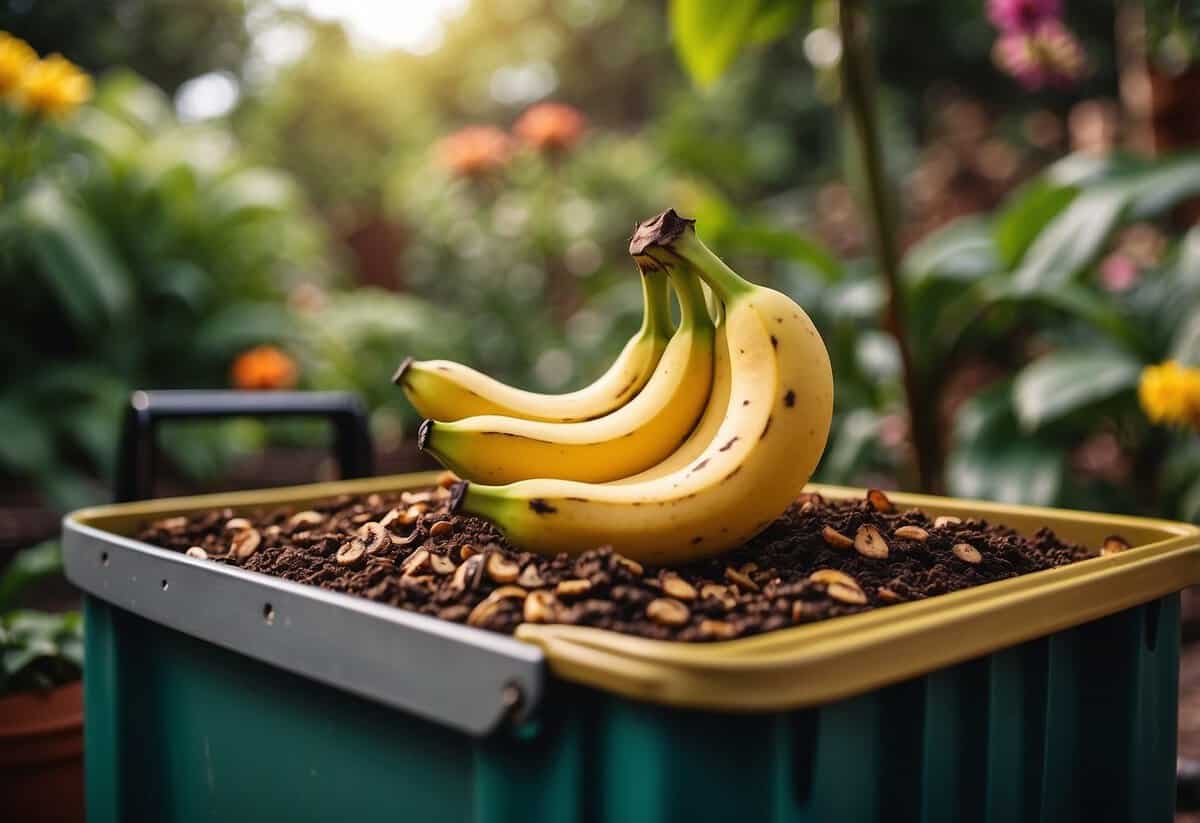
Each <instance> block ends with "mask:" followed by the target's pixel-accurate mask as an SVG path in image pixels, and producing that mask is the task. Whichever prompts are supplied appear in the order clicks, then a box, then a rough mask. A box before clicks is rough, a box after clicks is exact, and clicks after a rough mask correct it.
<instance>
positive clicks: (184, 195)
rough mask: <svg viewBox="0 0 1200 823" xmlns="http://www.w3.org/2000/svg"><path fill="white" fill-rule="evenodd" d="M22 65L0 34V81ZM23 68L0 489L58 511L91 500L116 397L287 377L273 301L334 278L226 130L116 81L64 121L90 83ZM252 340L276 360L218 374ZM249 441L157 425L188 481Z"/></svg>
mask: <svg viewBox="0 0 1200 823" xmlns="http://www.w3.org/2000/svg"><path fill="white" fill-rule="evenodd" d="M21 54H23V55H24V58H22V57H20V56H19V55H21ZM14 55H17V56H14ZM25 58H28V54H27V53H26V52H24V50H23V49H21V48H20V46H19V45H17V44H15V43H14V41H12V40H11V39H7V40H6V39H2V38H0V82H4V81H5V78H9V77H11V76H12V71H13V66H15V65H17V63H18V62H20V60H22V59H25ZM25 63H26V66H27V67H26V69H25V70H24V73H22V74H21V77H22V79H21V80H20V81H19V82H18V85H17V86H16V87H15V89H17V90H14V91H11V92H10V95H9V96H7V97H6V98H5V99H6V100H7V101H9V104H10V106H12V107H13V108H11V109H10V110H9V112H8V114H10V115H11V116H10V117H9V118H8V119H7V120H5V121H4V125H5V127H6V128H8V129H9V130H10V137H11V139H10V140H9V141H8V142H7V143H6V144H5V146H4V149H5V151H4V152H3V153H0V159H2V160H3V166H2V167H3V169H4V171H5V173H6V180H7V185H6V186H5V190H4V193H3V201H2V202H0V301H3V303H4V305H5V306H7V307H8V309H9V313H7V314H6V317H7V318H9V322H8V323H6V324H5V326H4V327H3V328H0V350H2V351H4V352H5V357H4V358H3V359H2V360H0V425H3V426H4V428H5V430H6V431H7V432H8V433H9V435H10V436H9V437H8V438H6V440H5V442H4V443H3V444H0V476H2V477H4V478H6V479H9V480H10V481H11V480H16V481H18V482H20V483H21V484H23V485H26V486H30V485H31V486H33V487H34V488H37V489H38V490H40V491H41V492H42V493H43V494H44V495H45V496H46V498H47V499H48V502H50V503H52V504H54V505H55V506H58V507H61V508H67V507H72V506H76V505H82V504H84V503H87V502H92V501H95V500H97V499H101V498H102V497H103V496H104V495H105V486H106V484H105V483H104V482H103V478H104V477H105V476H106V475H107V473H108V472H111V471H112V469H113V461H114V459H115V457H116V455H115V443H116V441H117V438H116V433H117V431H118V426H119V421H120V415H121V413H122V410H123V406H124V404H125V403H126V402H127V398H128V393H129V391H131V390H132V389H134V388H172V387H179V388H187V387H197V388H199V387H213V386H222V385H229V380H230V376H231V370H232V372H233V374H234V375H235V376H236V379H237V380H238V381H239V382H243V383H245V384H251V383H253V384H255V385H260V386H265V385H268V384H269V385H273V386H275V385H277V386H283V385H287V384H288V383H290V382H292V381H302V380H303V375H302V374H300V373H298V372H296V371H294V370H293V371H291V372H289V370H288V369H287V368H286V366H285V361H284V357H285V355H284V354H283V353H282V350H284V349H288V348H292V347H295V345H296V343H295V340H294V339H293V338H294V335H295V331H294V329H293V323H292V321H291V319H290V317H289V314H288V308H287V305H286V303H285V298H286V295H287V292H288V290H289V289H290V288H291V287H292V286H293V285H295V284H298V283H300V282H309V281H311V282H316V283H328V282H332V280H333V278H332V275H331V274H330V273H329V272H328V271H327V270H326V269H325V267H324V264H323V262H322V259H323V251H324V247H323V240H322V235H321V232H320V230H319V229H318V228H317V227H316V225H315V224H313V223H311V222H309V221H308V220H307V219H306V218H305V217H304V216H303V207H302V205H301V204H300V202H299V201H298V200H297V199H296V196H295V193H294V192H293V191H292V189H291V186H290V183H289V181H288V180H287V179H286V178H282V177H280V176H278V175H277V174H275V173H272V172H268V171H267V170H264V169H254V168H250V167H248V166H247V165H246V164H245V163H244V162H243V161H242V159H241V158H240V157H239V156H238V155H237V154H236V153H235V152H234V151H232V149H231V140H230V138H229V136H228V134H227V133H224V132H222V131H221V130H220V129H216V128H213V127H211V126H207V127H199V126H196V127H185V126H181V125H179V124H178V123H176V122H175V119H174V117H173V115H172V113H171V110H170V108H169V106H168V104H167V102H166V101H165V100H164V99H163V98H162V97H161V95H160V93H159V92H158V91H157V90H156V89H154V88H153V87H151V86H148V85H146V84H144V83H142V82H141V81H140V80H138V79H136V78H134V77H132V76H129V75H113V76H112V77H110V78H108V79H107V80H106V82H104V83H103V84H101V85H100V87H99V88H98V89H97V90H96V101H95V103H94V104H93V105H89V106H84V107H82V108H81V109H78V110H76V111H75V112H74V116H73V117H70V118H68V117H67V115H68V114H71V111H70V110H71V108H72V107H73V106H76V105H79V104H80V103H81V101H82V100H83V99H84V97H85V96H86V94H87V91H88V89H89V88H90V81H86V80H85V79H81V77H82V76H81V75H80V74H79V73H78V70H76V69H74V68H73V67H70V66H69V64H67V63H66V61H63V60H54V59H48V60H45V61H42V62H40V63H30V62H29V61H28V60H25ZM39 66H40V67H41V68H38V67H39ZM21 88H24V89H25V92H21V91H19V89H21ZM22 106H29V107H30V108H28V109H22V108H17V107H22ZM30 115H32V118H33V119H29V117H30ZM262 344H272V345H275V346H277V347H278V348H279V349H280V351H276V352H275V353H274V354H273V355H267V354H266V353H265V352H264V351H259V352H257V353H255V354H254V355H252V356H248V357H247V358H243V359H241V360H239V361H238V363H237V366H236V367H235V366H234V361H235V358H236V357H237V356H238V355H239V354H240V353H242V352H244V351H246V350H247V349H250V348H253V347H254V346H258V345H262ZM262 437H263V432H262V430H261V429H259V430H255V429H253V428H252V427H246V426H244V425H242V426H240V427H230V426H225V425H223V424H222V425H213V426H207V427H205V426H201V427H198V428H195V429H193V428H191V427H189V428H188V429H187V430H186V431H185V430H183V429H177V428H173V429H171V430H170V431H169V432H164V438H163V445H164V447H165V449H166V450H167V452H168V454H169V455H170V456H171V457H172V458H173V459H174V462H175V463H176V465H177V467H178V468H180V469H181V470H183V471H185V472H193V473H196V472H205V471H213V470H217V469H219V468H220V467H222V466H223V465H224V464H225V462H226V461H227V460H228V458H229V457H231V456H232V455H235V454H238V453H241V452H243V451H244V450H245V449H246V448H248V447H253V446H255V445H257V444H258V443H259V442H261V440H262Z"/></svg>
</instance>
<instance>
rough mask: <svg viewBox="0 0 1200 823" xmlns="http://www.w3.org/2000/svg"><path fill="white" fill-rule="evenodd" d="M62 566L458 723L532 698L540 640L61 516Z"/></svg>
mask: <svg viewBox="0 0 1200 823" xmlns="http://www.w3.org/2000/svg"><path fill="white" fill-rule="evenodd" d="M63 559H64V561H65V564H66V571H67V577H68V579H70V581H71V582H72V583H74V584H75V585H76V586H79V587H80V588H81V589H83V590H84V591H86V592H88V593H89V594H92V595H95V596H96V597H99V598H100V599H102V600H105V601H107V602H109V603H112V604H113V605H115V606H118V607H120V608H123V609H127V610H128V611H131V612H133V613H134V614H137V615H140V616H142V617H145V618H147V619H149V620H153V621H154V622H156V623H160V624H162V625H164V626H168V627H170V628H172V629H176V630H178V631H181V632H184V633H186V634H189V635H192V636H194V637H198V638H200V639H202V640H207V641H209V642H211V643H216V644H217V645H220V646H224V647H225V648H227V649H231V650H233V651H235V652H239V653H241V654H244V655H247V656H248V657H252V658H255V659H257V660H262V661H264V662H266V663H270V664H271V665H274V666H278V667H279V668H281V669H286V670H288V671H292V672H295V673H297V674H300V675H304V676H306V677H310V678H312V679H313V680H317V681H320V682H322V683H327V684H329V685H331V686H335V687H337V688H341V689H344V690H346V691H349V692H353V693H355V694H358V695H361V696H363V697H366V698H369V699H371V700H375V701H377V702H379V703H382V704H384V705H387V706H391V707H393V708H396V709H401V710H404V711H409V712H412V713H413V714H416V715H420V716H421V717H424V718H426V719H429V720H433V721H435V722H438V723H442V724H444V725H446V726H450V727H452V728H455V729H458V730H460V731H463V732H467V733H468V734H472V735H476V736H482V735H485V734H487V733H489V732H491V731H492V730H494V729H495V728H496V727H497V726H498V725H500V723H501V722H502V721H503V720H504V719H505V717H506V716H510V717H511V718H512V719H513V720H515V721H517V722H520V721H522V720H524V719H525V718H527V717H528V716H529V713H530V712H531V711H532V710H533V708H534V707H535V706H536V705H537V704H538V701H539V700H540V699H541V696H542V690H543V683H544V679H545V665H544V658H543V656H542V652H541V650H540V649H538V648H536V647H535V646H532V645H530V644H527V643H522V642H521V641H519V640H514V639H513V638H511V637H506V636H503V635H498V634H493V633H491V632H486V631H483V630H481V629H474V628H471V627H468V626H462V625H459V624H457V623H449V622H447V621H444V620H439V619H437V618H434V617H427V616H425V615H420V614H415V613H413V612H408V611H404V610H403V609H398V608H394V607H392V606H386V605H383V604H380V603H374V602H372V601H369V600H365V599H363V598H359V597H352V596H350V595H345V594H340V593H337V592H329V591H325V590H323V589H320V588H317V587H315V586H306V585H303V584H299V583H294V582H291V581H288V580H282V579H280V578H276V577H272V576H270V575H265V574H259V573H257V572H251V571H246V570H244V569H238V568H234V567H230V566H225V565H222V564H218V563H213V562H211V561H208V560H196V559H193V558H190V557H187V556H186V555H183V554H180V553H178V552H173V551H168V550H166V549H160V548H157V547H154V546H150V545H148V544H146V543H142V542H141V541H137V540H132V539H129V538H126V537H121V536H119V535H115V534H111V533H109V532H105V531H101V530H100V529H96V528H94V527H92V526H87V525H84V524H82V523H78V522H76V521H74V520H73V519H72V518H71V517H70V516H68V517H66V518H65V519H64V521H63Z"/></svg>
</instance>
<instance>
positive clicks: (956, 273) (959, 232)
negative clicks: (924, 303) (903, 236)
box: [903, 217, 999, 287]
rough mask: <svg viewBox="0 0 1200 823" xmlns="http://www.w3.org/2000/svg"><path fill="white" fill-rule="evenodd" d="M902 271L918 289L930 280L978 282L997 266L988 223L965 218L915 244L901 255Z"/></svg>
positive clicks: (974, 218) (995, 269) (997, 267)
mask: <svg viewBox="0 0 1200 823" xmlns="http://www.w3.org/2000/svg"><path fill="white" fill-rule="evenodd" d="M903 269H904V273H905V276H906V278H907V279H908V281H909V283H910V284H911V285H913V286H914V287H919V286H920V285H921V284H923V283H924V282H925V281H926V280H930V279H939V280H960V281H973V280H978V279H980V278H982V277H985V276H987V275H989V274H992V273H993V272H995V271H997V270H998V269H999V264H998V261H997V258H996V246H995V242H994V241H993V239H992V235H991V232H990V231H989V230H988V226H987V223H986V222H985V221H983V220H981V219H979V218H977V217H964V218H961V219H959V220H955V221H953V222H952V223H950V224H948V225H947V226H945V227H943V228H941V229H939V230H937V231H935V232H933V233H932V234H930V235H928V236H927V237H925V238H923V239H922V240H921V241H919V242H918V243H916V244H914V245H913V246H912V248H910V249H909V250H908V253H907V254H905V255H904V261H903Z"/></svg>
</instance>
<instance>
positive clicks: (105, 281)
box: [25, 185, 133, 334]
mask: <svg viewBox="0 0 1200 823" xmlns="http://www.w3.org/2000/svg"><path fill="white" fill-rule="evenodd" d="M25 215H26V219H27V221H28V223H27V225H28V232H29V235H28V242H29V243H30V245H31V247H32V250H33V253H34V256H35V257H36V259H37V261H38V263H39V265H38V267H37V272H38V273H39V274H40V275H41V276H42V277H44V278H45V280H46V282H47V285H48V286H49V287H50V288H51V289H52V290H53V292H54V293H55V295H56V296H57V298H58V300H59V303H60V304H61V305H62V307H63V309H64V313H65V314H66V315H67V317H68V318H69V319H70V320H71V323H72V325H73V326H74V327H75V328H76V329H77V330H79V331H81V332H84V333H87V334H95V333H97V332H99V331H100V330H102V329H106V328H109V327H111V326H112V325H114V324H115V323H116V322H117V321H118V320H120V319H121V318H123V317H125V316H126V314H127V313H128V311H129V309H130V307H131V304H132V301H133V295H132V289H131V280H132V278H131V276H130V273H129V271H128V270H127V269H126V268H125V266H124V264H123V263H122V262H121V260H120V259H119V258H118V257H117V256H116V255H115V254H114V253H113V251H112V249H111V248H110V247H109V244H108V241H107V239H106V238H105V236H104V235H103V233H102V231H101V230H100V228H99V227H98V226H97V225H96V223H95V222H94V221H93V219H92V218H91V216H89V215H88V214H87V213H86V212H84V211H82V210H81V209H79V208H77V207H76V206H74V205H73V204H72V203H70V202H69V201H68V200H67V198H66V197H65V196H64V195H63V193H62V192H61V191H60V190H59V189H58V188H56V187H54V186H49V185H45V186H40V187H38V188H37V189H36V190H34V191H33V192H32V193H31V194H30V195H29V197H28V199H27V200H26V203H25Z"/></svg>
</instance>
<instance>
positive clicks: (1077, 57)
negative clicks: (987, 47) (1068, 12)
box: [992, 20, 1087, 91]
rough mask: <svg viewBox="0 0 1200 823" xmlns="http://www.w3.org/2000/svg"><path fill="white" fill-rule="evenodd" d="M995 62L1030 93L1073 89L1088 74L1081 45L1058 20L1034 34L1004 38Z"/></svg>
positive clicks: (999, 42)
mask: <svg viewBox="0 0 1200 823" xmlns="http://www.w3.org/2000/svg"><path fill="white" fill-rule="evenodd" d="M992 58H993V59H994V60H995V61H996V65H998V66H999V67H1000V68H1001V69H1003V70H1004V71H1006V72H1008V73H1009V74H1011V75H1012V76H1013V77H1015V78H1016V79H1017V82H1019V83H1020V84H1021V85H1022V86H1024V87H1025V88H1027V89H1029V90H1030V91H1036V90H1037V89H1041V88H1045V87H1047V86H1050V87H1056V88H1062V87H1065V86H1069V85H1071V84H1072V83H1074V82H1075V81H1076V80H1078V79H1079V78H1080V77H1082V76H1083V74H1084V72H1085V71H1086V70H1087V61H1086V59H1085V58H1084V55H1083V49H1082V48H1081V47H1080V45H1079V41H1078V40H1076V39H1075V35H1073V34H1072V33H1071V32H1070V30H1069V29H1067V27H1066V26H1064V25H1063V24H1062V23H1061V22H1059V21H1058V20H1046V21H1043V22H1042V23H1040V24H1039V25H1038V27H1037V28H1036V29H1034V30H1033V31H1032V32H1028V33H1024V34H1021V33H1015V32H1013V33H1009V34H1003V35H1001V36H1000V39H999V40H997V41H996V45H995V47H994V48H993V50H992Z"/></svg>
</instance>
